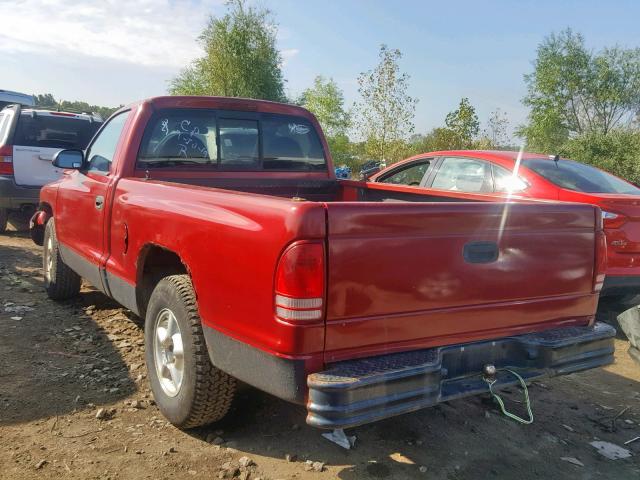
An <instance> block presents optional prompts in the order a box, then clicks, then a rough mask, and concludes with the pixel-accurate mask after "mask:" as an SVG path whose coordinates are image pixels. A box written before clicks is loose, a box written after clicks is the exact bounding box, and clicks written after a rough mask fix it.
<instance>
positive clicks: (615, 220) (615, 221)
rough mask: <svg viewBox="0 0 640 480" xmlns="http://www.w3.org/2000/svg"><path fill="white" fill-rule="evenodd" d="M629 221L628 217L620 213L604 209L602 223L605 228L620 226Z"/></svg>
mask: <svg viewBox="0 0 640 480" xmlns="http://www.w3.org/2000/svg"><path fill="white" fill-rule="evenodd" d="M626 221H627V217H625V216H624V215H620V214H619V213H613V212H606V211H604V210H603V211H602V225H603V226H604V228H620V227H621V226H622V225H624V224H625V222H626Z"/></svg>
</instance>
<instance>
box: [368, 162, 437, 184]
mask: <svg viewBox="0 0 640 480" xmlns="http://www.w3.org/2000/svg"><path fill="white" fill-rule="evenodd" d="M430 163H431V162H429V161H426V162H420V163H418V164H415V163H412V164H411V165H408V166H404V167H400V169H399V170H395V171H393V172H391V173H390V174H389V175H387V176H385V177H383V178H382V179H381V180H379V183H394V184H397V185H410V186H418V185H420V182H421V181H422V177H424V174H425V173H426V172H427V169H428V168H429V165H430Z"/></svg>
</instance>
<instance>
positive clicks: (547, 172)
mask: <svg viewBox="0 0 640 480" xmlns="http://www.w3.org/2000/svg"><path fill="white" fill-rule="evenodd" d="M522 165H524V166H525V167H527V168H529V169H530V170H533V171H534V172H535V173H537V174H538V175H540V176H541V177H544V178H545V179H547V180H548V181H550V182H551V183H553V184H554V185H557V186H558V187H560V188H566V189H567V190H573V191H575V192H584V193H622V194H630V195H640V188H638V187H636V186H634V185H632V184H630V183H627V182H625V181H624V180H622V179H620V178H618V177H616V176H614V175H611V174H610V173H607V172H604V171H602V170H599V169H597V168H595V167H592V166H590V165H585V164H584V163H579V162H575V161H573V160H565V159H560V160H558V161H554V160H550V159H545V158H533V159H526V160H523V161H522Z"/></svg>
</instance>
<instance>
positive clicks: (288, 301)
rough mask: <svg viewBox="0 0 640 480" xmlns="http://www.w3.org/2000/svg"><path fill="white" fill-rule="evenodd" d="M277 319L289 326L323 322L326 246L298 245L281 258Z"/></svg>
mask: <svg viewBox="0 0 640 480" xmlns="http://www.w3.org/2000/svg"><path fill="white" fill-rule="evenodd" d="M274 296H275V309H276V316H277V317H278V318H280V319H281V320H284V321H287V322H311V321H315V320H320V319H322V312H323V306H324V305H323V303H324V246H323V244H322V243H319V242H297V243H294V244H293V245H291V246H290V247H289V248H287V250H285V252H284V253H283V254H282V256H281V257H280V261H279V262H278V268H277V269H276V278H275V292H274Z"/></svg>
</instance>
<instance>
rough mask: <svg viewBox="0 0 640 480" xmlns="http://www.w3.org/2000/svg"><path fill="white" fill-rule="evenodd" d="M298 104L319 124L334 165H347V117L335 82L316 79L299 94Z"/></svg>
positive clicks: (348, 152)
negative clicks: (311, 85) (312, 115)
mask: <svg viewBox="0 0 640 480" xmlns="http://www.w3.org/2000/svg"><path fill="white" fill-rule="evenodd" d="M298 103H299V104H300V105H302V106H303V107H305V108H306V109H308V110H309V111H311V112H312V113H313V114H314V115H315V116H316V118H317V119H318V121H319V122H320V125H322V129H323V131H324V134H325V136H326V137H327V143H328V144H329V149H330V150H331V156H332V157H333V161H334V163H335V164H336V165H341V164H346V163H348V161H349V160H350V159H351V157H352V156H353V152H352V151H351V150H352V149H351V142H350V141H349V137H348V136H347V130H348V129H349V127H350V126H351V116H350V114H349V112H347V111H346V110H345V108H344V94H343V93H342V90H341V89H340V87H338V85H337V84H336V82H335V81H333V79H325V78H324V77H322V76H321V75H319V76H317V77H316V78H315V79H314V81H313V87H310V88H307V89H306V90H305V91H304V92H302V95H300V98H299V99H298Z"/></svg>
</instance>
